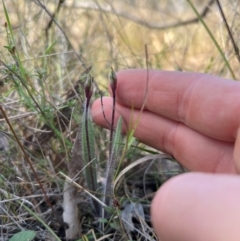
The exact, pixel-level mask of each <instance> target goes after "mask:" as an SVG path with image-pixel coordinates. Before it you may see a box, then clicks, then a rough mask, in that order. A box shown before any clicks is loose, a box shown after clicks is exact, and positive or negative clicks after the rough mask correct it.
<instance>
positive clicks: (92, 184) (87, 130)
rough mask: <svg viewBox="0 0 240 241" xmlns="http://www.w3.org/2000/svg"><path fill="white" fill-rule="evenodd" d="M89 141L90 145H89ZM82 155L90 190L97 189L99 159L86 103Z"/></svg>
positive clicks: (83, 116)
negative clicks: (96, 154) (97, 158)
mask: <svg viewBox="0 0 240 241" xmlns="http://www.w3.org/2000/svg"><path fill="white" fill-rule="evenodd" d="M88 142H89V145H88ZM81 143H82V155H83V161H84V164H85V178H86V182H87V186H88V188H89V190H91V191H96V189H97V169H96V165H97V161H96V156H95V143H94V129H93V125H92V121H91V120H90V115H89V110H88V109H87V106H86V103H85V106H84V111H83V115H82V125H81Z"/></svg>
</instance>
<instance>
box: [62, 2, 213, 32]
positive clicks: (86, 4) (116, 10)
mask: <svg viewBox="0 0 240 241" xmlns="http://www.w3.org/2000/svg"><path fill="white" fill-rule="evenodd" d="M214 2H215V0H210V1H209V2H208V3H207V4H206V6H205V8H204V9H203V10H202V12H201V14H200V16H201V17H202V18H204V17H206V15H207V14H208V12H209V10H210V8H209V7H210V6H211V5H212V4H213V3H214ZM64 5H66V6H69V7H70V5H68V2H67V1H66V2H65V3H64ZM71 7H74V8H82V9H87V10H94V11H102V12H105V13H109V14H115V15H117V16H119V17H122V18H126V19H128V20H130V21H132V22H135V23H137V24H140V25H143V26H145V27H148V28H150V29H156V30H164V29H169V28H177V27H180V26H185V25H189V24H193V23H197V22H199V18H191V19H188V20H186V21H178V22H176V23H171V24H159V23H156V22H154V23H153V22H146V21H144V20H143V19H142V18H140V17H137V16H135V15H132V14H130V13H126V11H123V10H121V9H119V8H113V6H109V5H107V6H100V5H98V6H97V5H96V4H94V3H89V2H79V1H75V2H74V3H73V4H72V3H71Z"/></svg>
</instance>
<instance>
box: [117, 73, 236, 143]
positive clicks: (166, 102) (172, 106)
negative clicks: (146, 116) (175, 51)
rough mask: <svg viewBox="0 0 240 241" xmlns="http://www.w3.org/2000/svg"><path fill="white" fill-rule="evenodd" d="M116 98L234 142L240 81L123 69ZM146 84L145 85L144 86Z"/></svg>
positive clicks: (201, 131) (125, 104)
mask: <svg viewBox="0 0 240 241" xmlns="http://www.w3.org/2000/svg"><path fill="white" fill-rule="evenodd" d="M117 78H118V87H117V101H118V102H119V103H120V104H122V105H124V106H128V107H129V108H136V109H140V108H141V106H142V105H143V103H144V97H145V93H146V89H147V91H148V93H147V100H146V105H145V107H144V108H145V109H146V110H149V111H151V112H153V113H156V114H158V115H160V116H163V117H166V118H168V119H171V120H175V121H178V122H181V123H183V124H184V125H186V126H188V127H190V128H192V129H194V130H196V131H198V132H200V133H202V134H204V135H207V136H209V137H212V138H216V139H219V140H224V141H234V140H235V138H236V134H237V129H238V127H239V123H240V111H239V110H240V83H238V82H236V81H233V80H227V79H224V78H220V77H217V76H212V75H208V74H200V73H185V72H170V71H159V70H149V75H148V78H147V70H143V69H136V70H124V71H121V72H119V73H117ZM147 84H148V88H146V86H147Z"/></svg>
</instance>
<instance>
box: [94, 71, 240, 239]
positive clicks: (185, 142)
mask: <svg viewBox="0 0 240 241" xmlns="http://www.w3.org/2000/svg"><path fill="white" fill-rule="evenodd" d="M117 78H118V86H117V93H116V95H117V104H116V120H117V118H118V117H119V116H120V115H121V116H123V118H124V120H125V125H124V127H123V131H124V132H126V131H127V130H128V129H130V128H131V127H132V123H134V120H136V119H137V118H138V116H139V110H140V109H141V106H142V105H143V102H144V96H145V93H146V83H147V72H146V70H140V69H139V70H125V71H121V72H119V73H117ZM103 108H104V112H105V115H106V118H107V119H108V120H109V121H110V119H111V112H112V98H111V97H104V98H103ZM91 113H92V117H93V120H94V121H95V122H96V123H97V124H99V125H101V126H103V127H106V128H109V126H108V124H107V122H106V121H105V119H104V117H103V114H102V107H101V102H100V100H99V99H98V100H96V101H95V102H94V103H93V105H92V110H91ZM239 127H240V83H239V82H237V81H233V80H227V79H223V78H220V77H216V76H212V75H206V74H199V73H183V72H167V71H157V70H150V71H149V78H148V93H147V101H146V105H145V107H144V111H143V112H142V113H141V116H140V119H139V123H138V126H137V128H136V131H135V137H136V138H138V139H139V140H140V141H142V142H144V143H146V144H147V145H149V146H152V147H154V148H156V149H158V150H161V151H163V152H165V153H169V154H171V155H172V156H174V157H175V158H176V159H177V160H178V161H179V162H180V163H182V164H183V165H184V166H185V167H186V168H188V169H189V170H190V171H192V172H191V173H186V174H182V175H179V176H177V177H174V178H172V179H170V180H169V181H167V182H166V183H165V184H164V185H162V186H161V188H160V189H159V190H158V192H157V194H156V195H155V198H154V200H153V203H152V207H151V214H152V222H153V226H154V228H155V230H156V233H157V235H158V237H159V239H160V240H161V241H193V240H194V241H228V240H231V241H239V240H240V176H238V173H239V172H240V131H238V130H239Z"/></svg>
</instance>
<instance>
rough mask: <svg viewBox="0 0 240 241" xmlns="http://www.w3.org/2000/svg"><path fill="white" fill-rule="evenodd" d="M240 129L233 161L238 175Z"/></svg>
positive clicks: (239, 165) (239, 166) (239, 164)
mask: <svg viewBox="0 0 240 241" xmlns="http://www.w3.org/2000/svg"><path fill="white" fill-rule="evenodd" d="M239 147H240V129H239V130H238V132H237V138H236V141H235V145H234V151H233V159H234V165H235V169H236V171H237V173H238V174H239V173H240V148H239Z"/></svg>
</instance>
